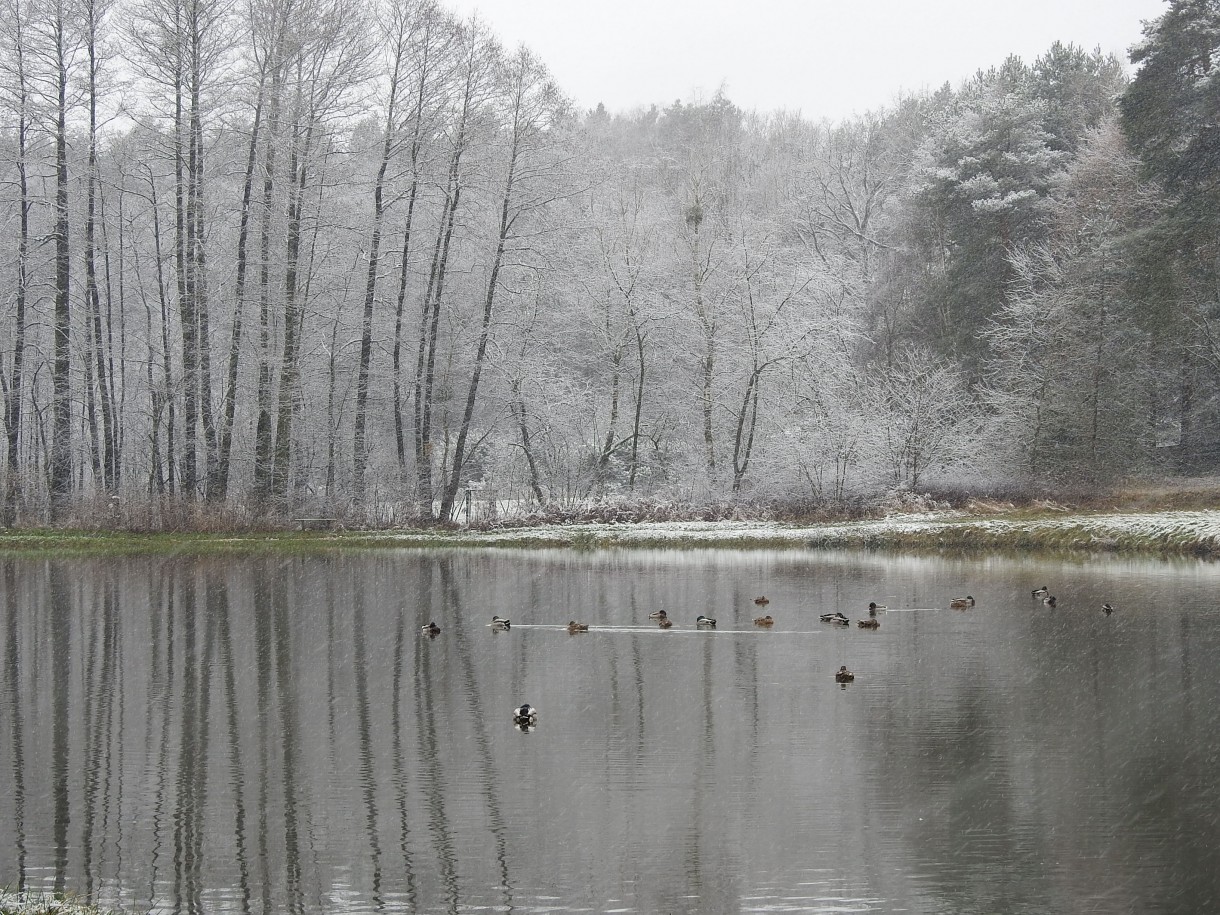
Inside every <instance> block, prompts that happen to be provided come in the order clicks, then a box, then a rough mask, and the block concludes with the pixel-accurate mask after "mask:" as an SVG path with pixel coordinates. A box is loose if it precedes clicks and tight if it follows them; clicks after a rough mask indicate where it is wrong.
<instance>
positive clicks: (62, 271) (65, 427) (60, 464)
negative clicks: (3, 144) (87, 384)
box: [49, 3, 72, 521]
mask: <svg viewBox="0 0 1220 915" xmlns="http://www.w3.org/2000/svg"><path fill="white" fill-rule="evenodd" d="M54 17H55V22H54V40H55V83H54V85H55V91H56V108H55V227H54V230H53V233H52V234H53V237H54V239H55V311H54V323H53V327H52V332H53V335H54V343H53V347H52V353H53V358H52V368H51V415H52V419H51V430H52V432H51V456H50V467H49V471H50V477H49V485H50V489H51V517H52V519H53V520H56V521H58V520H61V519H62V518H63V517H64V516H65V515H66V514H67V509H68V501H69V498H70V496H71V494H72V378H71V352H72V350H71V344H72V341H71V327H72V306H71V249H70V248H69V244H68V241H69V240H68V124H67V117H68V57H69V53H70V52H69V49H68V47H67V45H66V34H65V29H66V24H65V22H64V10H63V4H62V3H58V4H56V6H55V9H54Z"/></svg>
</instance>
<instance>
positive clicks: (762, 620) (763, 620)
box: [754, 614, 775, 626]
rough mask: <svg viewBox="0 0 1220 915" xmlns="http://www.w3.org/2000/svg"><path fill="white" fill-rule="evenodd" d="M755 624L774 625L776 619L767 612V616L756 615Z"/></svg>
mask: <svg viewBox="0 0 1220 915" xmlns="http://www.w3.org/2000/svg"><path fill="white" fill-rule="evenodd" d="M754 625H755V626H774V625H775V620H773V619H772V618H771V615H770V614H767V615H766V616H756V617H754Z"/></svg>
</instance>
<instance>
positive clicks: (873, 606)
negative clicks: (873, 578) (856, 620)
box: [868, 600, 890, 616]
mask: <svg viewBox="0 0 1220 915" xmlns="http://www.w3.org/2000/svg"><path fill="white" fill-rule="evenodd" d="M888 609H890V608H889V607H887V606H886V605H885V604H879V603H877V602H876V601H874V600H870V601H869V602H868V615H869V616H876V615H877V611H878V610H888Z"/></svg>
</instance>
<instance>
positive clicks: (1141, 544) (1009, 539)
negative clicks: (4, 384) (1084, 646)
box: [0, 507, 1220, 558]
mask: <svg viewBox="0 0 1220 915" xmlns="http://www.w3.org/2000/svg"><path fill="white" fill-rule="evenodd" d="M391 547H411V548H436V547H475V548H477V547H497V548H514V547H515V548H534V549H536V548H564V549H578V550H590V549H605V548H633V547H634V548H644V547H648V548H658V547H663V548H670V549H696V548H698V549H705V548H716V547H720V548H732V549H758V548H767V549H792V548H816V549H844V548H864V549H876V550H898V551H909V552H938V551H953V552H963V551H965V552H1005V551H1018V550H1019V551H1023V552H1030V551H1041V552H1055V553H1062V552H1082V553H1112V554H1133V555H1166V556H1169V555H1172V556H1199V557H1207V558H1217V557H1220V510H1217V509H1205V510H1192V511H1121V512H1120V511H1096V512H1080V511H1068V510H1065V509H1060V508H1055V507H1046V508H1041V509H1035V510H1030V509H1021V510H1013V511H1003V510H999V511H996V510H990V511H978V510H973V511H966V510H960V511H949V510H941V511H928V512H917V513H904V514H893V515H889V516H886V517H882V518H873V519H868V520H861V521H848V522H839V523H818V524H812V523H810V524H801V523H781V522H775V521H748V520H735V521H734V520H723V521H663V522H630V523H617V524H616V523H606V522H598V523H572V524H537V525H530V526H504V527H496V528H486V529H480V530H467V529H421V530H378V531H355V530H331V531H305V532H301V531H280V532H260V533H240V534H171V533H162V534H130V533H123V532H106V531H80V530H32V531H24V530H9V531H3V532H0V553H24V554H29V553H39V554H44V553H48V552H53V553H71V554H76V555H80V554H92V553H103V554H113V553H130V554H135V553H159V554H165V553H184V554H200V553H205V554H206V553H215V554H249V553H259V552H269V551H274V552H316V551H319V550H332V549H346V548H361V549H369V548H391Z"/></svg>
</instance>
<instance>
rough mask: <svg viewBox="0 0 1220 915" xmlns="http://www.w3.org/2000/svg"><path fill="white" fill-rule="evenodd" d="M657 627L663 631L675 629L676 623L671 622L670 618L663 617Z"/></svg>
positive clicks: (658, 621)
mask: <svg viewBox="0 0 1220 915" xmlns="http://www.w3.org/2000/svg"><path fill="white" fill-rule="evenodd" d="M657 626H658V628H661V629H673V628H674V621H673V620H671V619H670V618H669V617H668V616H663V617H661V618H660V619H659V620H657Z"/></svg>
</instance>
